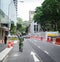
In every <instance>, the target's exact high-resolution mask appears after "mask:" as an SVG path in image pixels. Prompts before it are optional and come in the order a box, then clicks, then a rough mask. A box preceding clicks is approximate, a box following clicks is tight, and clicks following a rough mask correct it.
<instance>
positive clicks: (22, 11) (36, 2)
mask: <svg viewBox="0 0 60 62" xmlns="http://www.w3.org/2000/svg"><path fill="white" fill-rule="evenodd" d="M21 1H23V2H21ZM43 1H44V0H18V5H17V6H18V12H17V15H18V17H20V18H22V19H23V21H25V20H29V11H30V10H35V9H36V7H37V6H41V4H42V3H43Z"/></svg>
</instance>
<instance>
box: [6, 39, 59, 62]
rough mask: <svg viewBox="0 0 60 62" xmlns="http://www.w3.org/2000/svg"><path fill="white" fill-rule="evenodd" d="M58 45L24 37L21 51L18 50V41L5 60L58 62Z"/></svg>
mask: <svg viewBox="0 0 60 62" xmlns="http://www.w3.org/2000/svg"><path fill="white" fill-rule="evenodd" d="M59 53H60V46H56V45H53V44H51V43H47V42H45V41H43V42H42V41H38V40H34V39H25V41H24V46H23V52H19V47H18V43H17V44H15V46H14V48H13V49H12V51H11V52H10V53H9V54H8V57H7V58H6V60H5V62H60V54H59Z"/></svg>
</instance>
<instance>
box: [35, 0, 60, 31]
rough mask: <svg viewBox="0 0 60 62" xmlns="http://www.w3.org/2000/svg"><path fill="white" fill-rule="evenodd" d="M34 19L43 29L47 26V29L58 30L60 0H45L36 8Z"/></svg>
mask: <svg viewBox="0 0 60 62" xmlns="http://www.w3.org/2000/svg"><path fill="white" fill-rule="evenodd" d="M34 20H35V21H37V22H38V23H40V24H41V26H43V29H44V28H47V26H48V29H49V30H52V29H53V30H59V26H60V24H59V23H58V22H60V21H59V20H60V0H45V1H44V2H43V4H42V6H41V7H37V8H36V12H35V15H34ZM44 25H45V27H44ZM46 25H47V26H46Z"/></svg>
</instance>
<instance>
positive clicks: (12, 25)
mask: <svg viewBox="0 0 60 62" xmlns="http://www.w3.org/2000/svg"><path fill="white" fill-rule="evenodd" d="M10 31H11V33H12V34H16V26H15V25H14V21H11V29H10Z"/></svg>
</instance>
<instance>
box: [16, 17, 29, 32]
mask: <svg viewBox="0 0 60 62" xmlns="http://www.w3.org/2000/svg"><path fill="white" fill-rule="evenodd" d="M17 20H18V21H17V30H18V31H19V32H20V33H24V32H26V27H27V26H29V22H28V21H23V20H22V19H21V18H18V19H17Z"/></svg>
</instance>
